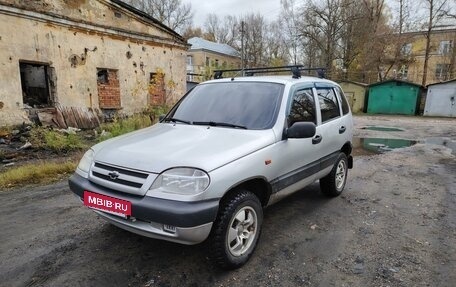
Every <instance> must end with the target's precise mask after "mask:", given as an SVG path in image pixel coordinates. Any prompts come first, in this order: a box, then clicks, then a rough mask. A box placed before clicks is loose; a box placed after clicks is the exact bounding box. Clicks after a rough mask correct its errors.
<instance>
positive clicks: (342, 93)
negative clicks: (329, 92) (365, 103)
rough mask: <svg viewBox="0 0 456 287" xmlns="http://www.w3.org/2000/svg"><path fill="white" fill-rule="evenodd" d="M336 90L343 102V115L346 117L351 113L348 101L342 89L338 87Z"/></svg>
mask: <svg viewBox="0 0 456 287" xmlns="http://www.w3.org/2000/svg"><path fill="white" fill-rule="evenodd" d="M336 90H337V93H338V94H339V97H340V100H341V102H342V113H343V114H344V115H346V114H348V112H349V111H350V108H349V107H348V102H347V99H346V98H345V96H344V92H343V91H342V89H341V88H340V87H336Z"/></svg>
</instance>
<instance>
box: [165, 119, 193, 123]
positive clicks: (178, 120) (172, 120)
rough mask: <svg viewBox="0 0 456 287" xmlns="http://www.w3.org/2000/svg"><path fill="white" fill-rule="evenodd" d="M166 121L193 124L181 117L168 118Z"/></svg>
mask: <svg viewBox="0 0 456 287" xmlns="http://www.w3.org/2000/svg"><path fill="white" fill-rule="evenodd" d="M165 121H168V122H173V123H184V124H187V125H191V124H192V123H191V122H189V121H184V120H181V119H178V118H166V119H165Z"/></svg>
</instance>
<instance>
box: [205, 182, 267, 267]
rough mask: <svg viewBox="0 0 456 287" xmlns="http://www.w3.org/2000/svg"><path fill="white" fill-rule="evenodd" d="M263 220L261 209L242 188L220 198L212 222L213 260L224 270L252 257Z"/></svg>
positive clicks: (239, 264) (253, 196) (243, 262)
mask: <svg viewBox="0 0 456 287" xmlns="http://www.w3.org/2000/svg"><path fill="white" fill-rule="evenodd" d="M262 222H263V208H262V207H261V203H260V201H259V200H258V198H257V197H256V196H255V195H254V194H253V193H251V192H249V191H246V190H242V191H240V192H238V193H236V194H234V195H233V196H231V197H230V198H227V199H226V200H224V203H222V205H221V206H220V211H219V215H218V216H217V220H216V221H215V223H214V227H213V232H212V238H211V241H212V242H211V243H212V246H213V248H214V249H213V250H214V253H213V260H214V261H215V263H216V264H217V265H218V266H220V267H221V268H224V269H234V268H238V267H241V266H242V265H244V264H245V263H246V262H247V261H248V260H249V258H250V257H251V256H252V254H253V251H254V250H255V247H256V244H257V242H258V238H259V237H260V232H261V224H262Z"/></svg>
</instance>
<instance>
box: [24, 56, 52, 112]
mask: <svg viewBox="0 0 456 287" xmlns="http://www.w3.org/2000/svg"><path fill="white" fill-rule="evenodd" d="M19 69H20V75H21V86H22V101H23V103H24V105H26V106H28V107H33V108H46V107H51V106H53V105H54V102H55V101H54V97H53V92H55V87H50V81H51V79H53V77H52V75H51V73H52V71H53V69H52V68H50V66H49V65H48V64H43V63H30V62H23V61H20V62H19ZM53 84H54V86H55V83H53Z"/></svg>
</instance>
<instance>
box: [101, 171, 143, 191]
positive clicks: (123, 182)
mask: <svg viewBox="0 0 456 287" xmlns="http://www.w3.org/2000/svg"><path fill="white" fill-rule="evenodd" d="M92 174H93V176H95V177H99V178H101V179H104V180H107V181H112V182H115V183H118V184H123V185H127V186H131V187H136V188H141V187H142V184H141V183H136V182H131V181H128V180H123V179H120V178H117V179H115V180H114V179H112V178H111V177H109V175H104V174H101V173H98V172H95V171H94V172H92Z"/></svg>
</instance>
